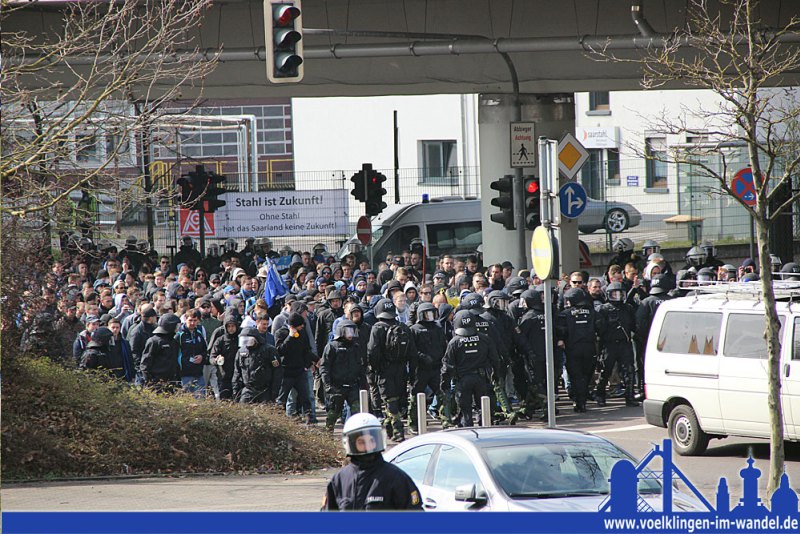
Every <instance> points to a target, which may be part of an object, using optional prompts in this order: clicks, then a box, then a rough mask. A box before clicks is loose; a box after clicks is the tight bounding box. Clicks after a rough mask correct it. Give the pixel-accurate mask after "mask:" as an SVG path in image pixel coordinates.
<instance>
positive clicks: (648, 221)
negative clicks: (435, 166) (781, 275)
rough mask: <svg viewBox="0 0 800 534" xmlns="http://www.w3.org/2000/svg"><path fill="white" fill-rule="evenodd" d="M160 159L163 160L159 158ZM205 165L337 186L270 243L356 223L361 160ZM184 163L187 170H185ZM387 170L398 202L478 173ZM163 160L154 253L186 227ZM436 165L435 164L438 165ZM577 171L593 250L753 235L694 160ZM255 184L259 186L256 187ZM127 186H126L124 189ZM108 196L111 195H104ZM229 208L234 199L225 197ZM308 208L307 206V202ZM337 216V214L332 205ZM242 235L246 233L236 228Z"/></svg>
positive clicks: (715, 163) (471, 179) (460, 183)
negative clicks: (327, 213)
mask: <svg viewBox="0 0 800 534" xmlns="http://www.w3.org/2000/svg"><path fill="white" fill-rule="evenodd" d="M701 161H702V162H703V163H704V164H705V165H708V166H709V167H711V168H713V169H717V170H719V171H720V172H722V170H723V160H722V158H721V156H720V155H719V154H718V153H708V154H704V155H702V160H701ZM724 161H725V165H726V168H725V175H726V176H727V177H728V179H729V180H732V179H733V178H734V177H735V176H736V175H737V173H738V174H739V175H740V176H741V175H743V174H746V173H744V169H745V168H746V167H747V163H746V159H745V158H744V157H743V155H742V154H736V153H728V154H726V155H725V160H724ZM157 163H162V162H157ZM206 167H207V168H208V170H215V171H216V172H220V173H223V174H226V176H227V178H228V180H227V184H228V188H229V191H232V192H247V191H248V190H250V191H251V192H280V191H296V192H299V191H338V193H339V198H341V199H342V202H343V204H342V206H341V209H342V210H343V212H344V213H345V216H346V223H345V224H344V225H340V226H339V228H340V229H341V228H346V230H345V231H339V232H334V233H328V234H319V233H317V234H315V235H307V236H304V235H297V234H294V235H286V234H284V233H281V232H277V233H262V234H257V235H254V236H253V237H270V238H271V239H272V240H273V243H274V245H275V248H280V247H282V246H285V245H289V246H291V247H292V248H293V249H295V250H310V249H311V248H312V247H313V245H314V244H316V243H320V242H321V243H324V244H325V245H326V246H327V247H328V249H329V250H336V249H338V247H339V246H340V244H341V243H342V242H343V241H345V240H346V239H348V238H349V237H350V236H352V235H353V234H354V233H355V224H356V221H357V220H358V218H359V217H360V216H361V215H363V214H364V205H363V204H362V203H360V202H358V201H356V200H355V199H354V198H353V197H352V196H351V195H350V190H351V189H352V187H353V182H351V181H350V178H351V177H352V176H353V175H354V174H355V173H357V172H358V171H359V170H360V169H335V170H325V171H308V172H292V171H289V170H286V168H287V165H282V164H280V162H278V163H276V164H274V165H273V164H272V162H270V164H269V165H266V168H263V169H262V170H261V172H259V173H258V175H257V176H255V177H252V176H250V177H243V176H240V175H237V174H236V173H230V172H228V173H225V172H224V171H225V169H224V166H223V165H222V163H220V164H219V167H218V168H215V167H213V166H209V165H206ZM186 170H187V169H186V168H184V172H186ZM376 170H378V172H381V173H382V174H384V175H385V176H386V177H387V181H386V182H385V184H384V187H385V189H386V191H387V192H386V195H385V197H384V201H385V202H386V203H387V204H389V205H392V204H394V203H395V202H396V199H397V198H398V197H399V202H400V203H410V202H417V201H419V200H421V198H422V195H423V194H427V195H429V196H430V197H431V198H435V197H448V196H459V197H479V196H480V176H479V169H478V168H477V167H460V168H453V169H450V171H449V172H448V173H447V176H431V172H430V170H429V169H428V170H426V169H419V168H403V169H399V170H398V172H397V183H398V184H399V187H397V186H396V185H395V182H396V180H395V171H394V169H376ZM173 171H174V169H173V168H171V167H170V166H169V165H166V166H165V165H163V163H162V165H161V166H157V165H154V166H153V167H152V177H153V183H154V190H155V191H156V193H154V194H153V195H151V196H150V198H151V199H152V208H153V236H154V245H155V248H156V250H157V251H158V252H159V253H169V252H170V251H173V250H176V249H175V248H174V247H175V246H176V244H177V242H178V239H179V237H180V236H181V235H182V234H183V233H184V232H183V230H184V228H183V227H185V222H186V220H185V213H184V215H183V217H182V214H181V211H180V209H179V208H180V207H179V206H178V205H177V204H175V197H174V185H173V184H174V180H175V179H176V178H177V176H176V175H175V173H174V172H173ZM434 174H436V173H434ZM578 180H579V181H580V183H581V184H582V185H583V186H584V188H585V189H586V192H587V194H588V196H589V197H590V198H591V199H594V200H595V201H596V202H591V203H590V205H591V206H590V207H591V208H592V209H593V210H594V213H593V214H592V213H590V210H589V209H587V211H586V212H584V214H583V215H581V217H580V218H579V219H578V223H579V227H580V228H581V232H582V235H581V236H580V238H581V240H583V241H584V242H585V243H586V244H587V245H588V246H589V248H590V250H592V251H597V252H599V251H604V250H608V249H609V247H610V245H611V243H612V242H613V240H614V239H615V238H616V237H618V236H621V237H629V238H631V239H632V240H633V241H634V242H635V243H636V245H637V247H639V246H640V245H641V244H642V243H643V242H644V241H645V240H647V239H654V240H656V241H658V242H659V243H661V245H662V246H663V247H685V246H689V245H690V244H691V243H693V242H700V241H702V240H711V241H713V242H715V243H716V244H727V243H731V244H732V243H747V242H748V241H749V239H750V235H751V223H750V217H749V215H748V213H747V211H746V210H745V208H744V207H742V206H741V205H740V204H739V202H738V201H737V200H736V199H735V198H732V197H731V196H730V195H729V194H728V193H726V192H724V191H723V190H722V189H721V187H720V185H719V183H717V182H716V181H715V180H714V179H713V178H711V177H709V176H707V173H706V172H704V171H703V169H702V168H701V166H700V165H697V164H695V165H690V164H677V163H662V162H652V161H651V162H648V161H646V160H644V159H635V160H622V161H619V160H617V161H603V162H597V161H592V160H590V161H589V162H587V164H586V165H585V166H584V167H583V170H582V171H581V173H580V174H579V176H578ZM793 187H794V189H795V190H797V189H800V180H798V179H797V178H795V180H794V184H793ZM136 188H139V189H138V190H139V191H141V198H142V199H144V198H145V196H146V195H145V194H144V191H143V189H142V180H137V181H136V182H134V183H133V184H132V185H131V186H130V189H129V193H131V192H133V195H132V196H134V197H136V196H137V189H136ZM253 190H255V191H253ZM128 196H131V195H128ZM109 199H111V200H109ZM103 200H104V201H103V202H100V203H99V207H98V210H99V215H98V218H97V220H98V223H99V228H100V231H99V232H98V234H101V236H102V237H106V238H110V239H111V240H112V241H116V242H119V243H120V244H122V243H121V242H122V241H124V239H125V237H126V236H128V235H134V236H136V237H137V238H138V239H140V240H146V239H147V236H148V228H147V224H146V223H147V219H146V209H145V208H146V205H145V202H144V201H141V202H134V203H130V202H128V203H127V204H125V205H124V206H119V205H114V203H113V202H114V201H113V196H105V197H103ZM228 209H231V207H230V206H228ZM303 210H305V211H303ZM612 210H617V212H619V211H620V210H622V211H624V212H625V214H626V215H627V217H626V220H627V221H628V226H627V228H625V229H624V230H623V231H622V232H621V233H614V232H612V231H611V230H609V229H608V226H610V225H607V224H606V222H607V216H608V214H609V213H611V212H612ZM300 213H301V215H302V216H306V215H307V216H309V217H310V216H312V215H313V216H315V217H319V216H320V213H319V211H318V208H315V207H308V208H300ZM790 216H791V218H792V237H793V238H794V239H798V237H800V209H798V206H797V204H795V206H794V210H793V212H792V214H791V215H790ZM331 217H333V214H331ZM590 217H594V218H595V223H597V221H599V223H597V224H595V226H597V227H599V228H597V229H596V230H594V231H591V232H590V228H587V227H586V224H588V222H589V220H590ZM227 237H228V236H227V235H225V233H224V232H221V233H218V234H217V235H216V236H214V237H209V238H208V239H207V243H222V242H223V241H224V240H225V239H226V238H227ZM237 240H238V241H239V242H240V246H241V243H242V242H243V240H244V237H242V236H239V237H237Z"/></svg>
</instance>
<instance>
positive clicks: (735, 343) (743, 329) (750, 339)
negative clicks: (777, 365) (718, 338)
mask: <svg viewBox="0 0 800 534" xmlns="http://www.w3.org/2000/svg"><path fill="white" fill-rule="evenodd" d="M780 319H781V333H783V325H784V324H785V323H786V317H784V316H781V317H780ZM766 321H767V318H766V316H765V315H754V314H744V313H732V314H730V316H728V328H726V329H725V356H726V357H728V358H752V359H757V360H766V359H767V341H766V340H765V339H764V330H765V328H766Z"/></svg>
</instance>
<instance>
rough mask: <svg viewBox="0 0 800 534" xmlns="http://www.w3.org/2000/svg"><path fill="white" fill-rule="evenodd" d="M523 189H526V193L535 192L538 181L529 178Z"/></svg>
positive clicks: (537, 189)
mask: <svg viewBox="0 0 800 534" xmlns="http://www.w3.org/2000/svg"><path fill="white" fill-rule="evenodd" d="M525 190H526V191H528V194H531V195H533V194H535V193H536V192H538V191H539V182H538V181H537V180H531V181H529V182H528V183H527V184H526V185H525Z"/></svg>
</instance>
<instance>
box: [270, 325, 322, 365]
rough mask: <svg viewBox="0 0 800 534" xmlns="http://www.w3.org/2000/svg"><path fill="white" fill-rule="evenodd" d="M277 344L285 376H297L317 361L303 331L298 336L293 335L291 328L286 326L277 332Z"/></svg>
mask: <svg viewBox="0 0 800 534" xmlns="http://www.w3.org/2000/svg"><path fill="white" fill-rule="evenodd" d="M275 346H276V347H277V349H278V355H279V356H280V361H281V367H283V372H284V375H285V376H297V375H299V374H300V373H301V372H302V371H303V370H304V369H307V368H308V367H310V366H311V364H312V363H314V361H315V358H314V353H312V352H311V345H309V343H308V337H307V336H305V335H304V333H303V332H300V335H299V336H298V337H292V336H290V335H289V328H288V327H286V326H284V327H283V328H281V329H280V330H278V331H277V332H276V333H275Z"/></svg>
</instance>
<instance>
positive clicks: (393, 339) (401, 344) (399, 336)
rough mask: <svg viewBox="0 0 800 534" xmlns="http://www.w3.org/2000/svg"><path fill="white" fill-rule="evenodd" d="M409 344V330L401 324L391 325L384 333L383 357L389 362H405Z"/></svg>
mask: <svg viewBox="0 0 800 534" xmlns="http://www.w3.org/2000/svg"><path fill="white" fill-rule="evenodd" d="M410 343H411V329H410V328H408V326H406V325H405V324H403V323H397V324H393V325H392V326H390V327H389V330H387V331H386V350H384V356H385V358H386V360H387V361H389V362H392V363H393V362H400V361H405V357H406V354H407V353H408V347H409V344H410Z"/></svg>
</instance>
